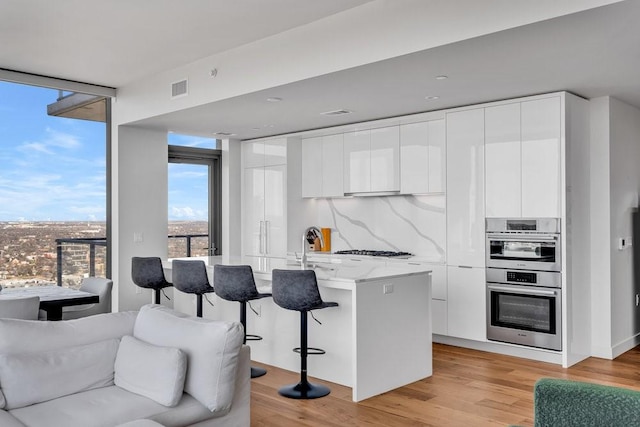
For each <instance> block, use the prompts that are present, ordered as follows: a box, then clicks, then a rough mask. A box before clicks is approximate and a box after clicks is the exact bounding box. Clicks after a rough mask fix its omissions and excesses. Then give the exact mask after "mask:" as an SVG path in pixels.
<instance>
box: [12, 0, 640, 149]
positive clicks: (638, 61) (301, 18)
mask: <svg viewBox="0 0 640 427" xmlns="http://www.w3.org/2000/svg"><path fill="white" fill-rule="evenodd" d="M124 1H125V0H115V1H114V0H112V1H95V0H91V1H89V0H75V1H72V0H64V1H62V0H58V1H56V2H51V1H48V0H32V1H30V2H24V1H23V0H2V2H1V3H0V38H2V39H3V40H6V38H5V34H3V32H5V31H6V32H8V34H11V37H12V38H13V37H16V34H22V35H23V36H24V37H25V38H27V40H18V42H17V43H16V44H17V45H18V47H7V46H6V44H5V43H3V44H1V45H0V68H12V69H17V70H20V71H31V72H37V73H40V74H47V75H51V76H56V77H63V78H68V79H73V80H80V81H88V82H92V83H98V84H103V85H107V86H118V85H121V84H123V83H125V82H127V81H132V80H136V79H138V78H139V77H141V76H144V75H147V74H151V73H153V72H154V71H157V70H162V69H167V68H171V67H172V66H176V65H180V64H183V63H186V62H189V61H190V60H194V59H197V58H200V57H204V56H207V55H210V54H212V53H215V52H216V51H220V50H224V49H227V48H230V47H233V46H237V45H239V44H242V43H246V42H248V41H250V40H251V38H254V39H256V38H261V37H264V36H266V35H269V34H274V33H276V32H279V31H282V30H283V29H286V28H291V27H293V26H295V25H301V24H304V23H305V22H310V21H312V20H314V19H318V18H320V17H322V16H323V15H326V14H330V13H335V12H338V11H339V10H340V9H342V8H348V7H353V6H356V5H358V4H362V3H365V2H364V1H348V0H323V1H314V0H269V2H268V3H269V8H267V9H266V10H265V8H264V7H261V5H264V4H265V3H267V2H265V1H264V0H262V1H261V0H252V1H242V2H239V1H237V2H235V1H234V2H229V1H228V0H225V1H218V0H215V1H212V0H209V1H208V0H190V1H189V2H175V1H172V0H145V1H142V0H138V1H135V2H131V1H127V2H126V3H127V5H126V9H127V10H128V9H129V8H131V7H132V4H135V5H137V7H134V8H133V10H132V12H131V13H128V14H127V18H126V19H123V18H121V19H117V20H116V21H114V22H117V23H118V24H113V26H112V27H113V28H117V25H123V27H122V31H111V33H110V32H107V31H105V32H104V34H103V36H104V37H102V38H101V34H102V32H101V31H98V29H99V28H100V25H98V26H97V27H96V26H92V25H87V24H86V23H84V24H83V23H82V22H80V23H79V24H80V25H85V26H87V27H88V28H85V29H84V30H85V31H89V30H91V29H93V30H92V31H91V32H90V34H91V37H89V38H88V40H83V42H82V43H81V45H83V47H82V50H81V51H80V52H82V51H84V50H86V49H88V48H89V46H91V45H93V46H100V45H103V46H104V42H105V40H107V41H110V39H113V43H114V46H117V44H118V43H123V42H127V41H128V42H129V43H130V44H131V46H130V48H128V49H126V50H125V52H126V53H127V56H124V57H123V56H122V52H119V51H118V49H116V48H114V49H113V51H110V50H107V51H104V49H102V50H100V51H97V52H95V54H94V58H93V60H95V61H101V62H99V64H98V65H99V67H97V68H98V71H99V72H97V71H96V69H95V68H93V67H95V65H96V64H92V63H91V61H89V60H87V59H86V58H87V57H86V55H85V54H84V53H83V54H79V53H78V51H77V50H76V48H77V46H76V45H74V44H73V43H71V42H70V39H69V37H72V35H73V33H72V32H70V31H66V32H65V33H64V34H62V35H58V33H57V30H56V29H55V28H52V25H53V24H51V23H43V25H44V26H45V27H47V28H48V31H46V32H44V33H41V32H38V34H40V35H41V37H45V36H44V34H45V33H49V35H48V36H46V37H48V39H47V40H46V43H45V42H43V41H42V40H41V39H40V42H38V41H37V39H36V38H34V37H35V36H34V35H33V34H29V32H28V31H23V30H20V29H19V28H17V27H19V26H17V25H15V26H14V27H16V28H15V29H14V30H11V29H7V28H6V27H5V25H8V24H10V23H12V22H16V21H17V20H18V19H19V18H18V17H17V16H15V13H17V12H15V11H16V10H22V11H23V12H22V13H24V10H25V9H31V6H30V5H32V4H37V5H39V6H40V7H50V8H53V6H47V5H49V4H51V3H55V5H56V9H57V6H58V5H60V4H62V5H64V7H63V9H64V8H71V6H74V7H78V8H81V9H80V10H84V9H82V6H81V5H83V4H84V3H90V4H92V5H93V6H92V8H91V10H92V11H93V13H95V14H96V16H100V20H103V18H104V19H105V20H106V21H108V20H109V19H110V18H112V17H113V16H114V11H115V10H117V9H119V8H123V7H124V6H123V5H122V3H123V2H124ZM148 1H149V2H150V3H153V5H154V6H155V5H157V9H158V10H160V9H162V8H165V10H166V8H168V9H170V10H172V9H177V8H179V6H178V5H182V7H184V5H189V6H190V8H193V9H192V10H194V11H197V12H198V13H195V14H193V13H192V14H187V13H186V12H184V11H183V12H180V13H179V11H177V10H176V11H175V13H174V14H173V15H172V16H169V19H170V20H173V21H174V22H176V25H177V23H182V29H183V30H182V31H183V32H181V31H177V32H175V31H173V32H168V34H165V33H164V32H162V31H160V32H159V33H158V32H157V30H154V28H157V22H156V23H155V24H154V25H147V26H145V28H136V30H135V31H134V32H131V31H129V30H127V28H129V27H130V25H127V22H129V23H139V22H143V23H144V22H150V23H151V22H153V20H154V19H160V20H161V19H165V20H166V19H167V17H166V16H165V15H163V14H160V13H159V12H158V13H152V14H151V16H147V15H148V14H149V12H148V11H146V10H144V8H143V7H141V6H140V5H141V4H142V3H144V4H148ZM301 2H304V4H305V7H304V8H301V7H298V8H297V9H296V13H293V12H291V11H290V9H292V7H293V6H292V5H294V4H295V5H299V4H300V3H301ZM25 3H26V4H27V5H25ZM222 3H224V7H225V10H226V9H227V8H229V9H234V10H235V11H236V12H237V13H243V14H244V13H246V14H247V15H246V16H245V15H242V14H241V15H237V16H238V17H237V18H236V19H228V20H221V22H218V20H217V19H215V18H210V19H209V16H211V17H213V16H215V10H216V6H217V7H220V6H221V4H222ZM238 3H241V4H242V5H243V6H244V7H243V6H240V5H238ZM106 4H108V5H111V6H107V5H106ZM194 4H195V5H194ZM250 4H251V5H253V8H251V7H248V5H250ZM320 4H321V5H322V7H321V6H320ZM98 5H103V6H100V7H98ZM96 7H98V9H104V10H103V11H102V12H100V13H96V12H95V10H96ZM5 9H6V10H8V11H9V12H12V13H14V16H13V17H11V18H7V17H6V16H5ZM152 9H153V8H152ZM298 9H305V11H304V13H303V12H302V11H299V10H298ZM307 9H309V10H307ZM202 10H206V11H207V13H203V12H202ZM142 15H144V16H145V18H144V19H142V18H140V16H142ZM156 15H157V16H156ZM189 15H191V16H189ZM76 16H78V15H77V14H70V15H66V16H65V15H62V16H60V19H61V20H66V21H67V22H68V24H66V25H67V26H74V25H76V24H77V19H71V17H76ZM163 16H164V18H163ZM202 16H207V19H206V20H203V19H202ZM261 16H262V17H264V16H268V17H270V18H273V22H269V26H268V27H269V28H266V26H265V25H262V24H260V23H261V22H263V21H264V20H260V19H259V18H260V17H261ZM116 17H117V15H116ZM638 17H640V0H626V1H624V2H620V3H614V4H611V5H608V6H604V7H600V8H597V9H591V10H587V11H584V12H580V13H576V14H572V15H567V16H563V17H559V18H555V19H551V20H547V21H542V22H538V23H535V24H531V25H526V26H523V27H519V28H515V29H510V30H506V31H502V32H498V33H494V34H490V35H487V36H483V37H478V38H475V39H471V40H466V41H462V42H458V43H453V44H449V45H445V46H441V47H438V48H434V49H429V50H426V51H422V52H417V53H414V54H410V55H405V56H402V57H397V58H394V59H390V60H386V61H381V62H378V63H374V64H369V65H366V66H362V67H356V68H352V69H349V70H345V71H340V72H336V73H332V74H328V75H324V76H321V77H316V78H313V79H309V80H304V81H300V82H296V83H291V84H288V85H285V86H281V87H276V88H271V89H268V90H265V91H261V92H256V93H252V94H248V95H243V96H240V97H236V98H232V99H227V100H223V101H219V102H215V103H212V104H208V105H205V106H201V107H197V108H192V109H188V110H183V111H180V112H175V113H171V114H168V115H164V116H158V117H154V118H151V119H146V120H143V121H141V122H139V124H140V125H142V126H145V127H152V128H156V129H161V130H167V131H168V130H171V131H176V132H181V133H187V134H195V135H208V136H211V133H212V132H214V131H225V132H231V133H234V134H236V136H235V138H239V139H249V138H256V137H263V136H269V135H276V134H284V133H290V132H296V131H302V130H307V129H315V128H323V127H328V126H335V125H341V124H346V123H355V122H360V121H365V120H372V119H378V118H384V117H392V116H397V115H404V114H410V113H417V112H423V111H429V110H438V109H443V108H448V107H454V106H461V105H469V104H473V103H479V102H486V101H491V100H498V99H506V98H511V97H518V96H524V95H530V94H537V93H545V92H552V91H558V90H568V91H570V92H573V93H575V94H577V95H580V96H583V97H586V98H593V97H598V96H604V95H611V96H614V97H616V98H618V99H620V100H622V101H625V102H627V103H629V104H632V105H635V106H637V107H638V108H640V78H639V77H638V76H639V75H640V74H639V73H638V71H639V70H640V25H637V20H638ZM20 19H23V18H20ZM190 19H193V20H194V21H193V22H195V23H198V24H199V25H200V27H198V26H197V25H196V27H197V28H192V27H194V25H195V24H190V25H185V22H191V21H190ZM207 20H209V21H210V22H203V21H207ZM5 21H6V22H5ZM80 21H82V20H80ZM270 21H271V20H270ZM160 22H165V21H162V20H161V21H160ZM239 22H240V23H242V25H239V24H238V23H239ZM231 23H234V24H235V25H231ZM45 24H46V25H45ZM62 24H63V22H61V23H59V26H63V25H62ZM168 24H169V23H168ZM168 24H167V26H169V27H170V25H168ZM207 25H209V26H211V27H215V28H217V29H218V30H219V29H220V26H219V25H225V26H226V27H228V31H229V32H231V33H233V30H237V32H238V34H234V35H233V37H230V38H229V39H226V38H225V40H218V39H215V38H214V36H212V35H211V33H209V32H208V31H209V30H210V28H209V27H207ZM36 27H38V26H36ZM254 27H255V28H254ZM110 28H111V26H110ZM113 28H112V29H113ZM185 28H186V29H188V30H185ZM147 31H149V34H146V32H147ZM154 31H156V33H155V34H153V35H151V34H152V32H154ZM80 33H82V31H79V32H78V34H80ZM113 33H116V34H113ZM223 34H225V33H223ZM138 37H140V38H141V39H138ZM105 38H106V39H105ZM156 38H158V40H157V43H155V42H153V43H152V42H151V40H155V39H156ZM176 38H179V40H178V41H176ZM192 38H195V40H202V42H201V43H194V46H191V44H190V43H187V42H186V41H187V40H189V41H191V39H192ZM49 39H50V40H49ZM203 39H204V40H203ZM96 40H97V41H98V42H99V43H96ZM38 43H43V44H45V45H46V46H60V47H61V49H60V50H59V52H58V54H59V55H66V56H64V58H66V60H68V61H71V63H69V62H65V61H58V60H57V59H56V55H54V54H51V55H47V54H43V56H44V58H45V59H47V58H48V60H44V59H38V60H36V59H33V58H30V55H33V52H30V54H22V53H20V52H21V49H20V48H19V47H20V46H22V48H23V49H25V50H26V51H28V50H29V49H31V50H36V51H40V50H44V51H46V49H45V48H44V47H38V46H39V45H38ZM65 43H67V44H66V45H65ZM163 43H164V45H163ZM225 43H226V44H225ZM154 47H155V48H154ZM180 49H185V51H181V50H180ZM172 50H175V52H173V53H172V55H167V54H166V51H172ZM147 51H151V53H150V52H147ZM205 51H206V53H205ZM147 54H149V55H151V57H149V56H148V55H147ZM83 55H84V56H83ZM136 55H140V56H139V57H138V56H136ZM78 62H81V63H79V64H78ZM73 63H75V64H73ZM83 67H84V68H83ZM132 70H133V71H132ZM127 74H128V77H127ZM134 74H135V75H134ZM439 74H446V75H448V76H449V78H448V79H447V80H435V79H434V77H435V76H436V75H439ZM429 95H436V96H439V97H440V98H439V99H438V100H435V101H427V100H425V96H429ZM268 97H280V98H283V101H282V102H278V103H270V102H267V101H266V98H268ZM339 108H345V109H349V110H352V111H353V114H349V115H345V116H338V117H326V116H321V115H320V114H319V113H321V112H323V111H329V110H335V109H339Z"/></svg>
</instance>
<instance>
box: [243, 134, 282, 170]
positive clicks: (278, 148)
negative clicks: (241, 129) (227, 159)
mask: <svg viewBox="0 0 640 427" xmlns="http://www.w3.org/2000/svg"><path fill="white" fill-rule="evenodd" d="M286 164H287V140H286V139H285V138H277V139H272V140H267V141H254V142H243V143H242V165H243V167H245V168H251V167H257V166H274V165H286Z"/></svg>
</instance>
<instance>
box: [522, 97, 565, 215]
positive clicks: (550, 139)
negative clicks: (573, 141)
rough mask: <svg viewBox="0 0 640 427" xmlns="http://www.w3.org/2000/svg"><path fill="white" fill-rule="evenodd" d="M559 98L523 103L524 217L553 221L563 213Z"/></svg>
mask: <svg viewBox="0 0 640 427" xmlns="http://www.w3.org/2000/svg"><path fill="white" fill-rule="evenodd" d="M561 121H562V116H561V104H560V98H559V97H554V98H546V99H538V100H534V101H526V102H523V103H522V216H523V217H554V218H558V217H560V215H561V212H560V206H561V203H560V199H561V196H562V188H561V182H562V181H561V179H560V166H561V165H560V138H561V125H560V124H561Z"/></svg>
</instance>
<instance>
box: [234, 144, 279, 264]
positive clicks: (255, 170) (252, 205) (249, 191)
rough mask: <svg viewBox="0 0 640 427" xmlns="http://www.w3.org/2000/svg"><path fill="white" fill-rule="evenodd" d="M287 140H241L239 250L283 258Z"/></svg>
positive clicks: (250, 253)
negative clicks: (240, 244) (240, 235)
mask: <svg viewBox="0 0 640 427" xmlns="http://www.w3.org/2000/svg"><path fill="white" fill-rule="evenodd" d="M286 150H287V146H286V139H276V140H270V141H259V142H248V143H243V147H242V156H243V158H242V162H243V167H244V174H243V177H242V252H243V254H244V255H268V256H278V257H284V256H286V252H287V248H286V246H287V238H286V236H287V233H286V215H285V212H286V201H287V199H286V171H287V167H286V152H287V151H286Z"/></svg>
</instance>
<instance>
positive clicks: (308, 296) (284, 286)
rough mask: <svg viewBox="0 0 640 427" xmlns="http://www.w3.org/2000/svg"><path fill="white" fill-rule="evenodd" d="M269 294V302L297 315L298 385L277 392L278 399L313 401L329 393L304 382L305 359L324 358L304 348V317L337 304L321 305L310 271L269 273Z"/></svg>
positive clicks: (305, 332)
mask: <svg viewBox="0 0 640 427" xmlns="http://www.w3.org/2000/svg"><path fill="white" fill-rule="evenodd" d="M271 292H272V294H273V301H274V302H275V303H276V304H278V305H279V306H280V307H282V308H285V309H287V310H295V311H299V312H300V347H299V348H294V349H293V351H295V352H299V353H300V382H299V383H298V384H292V385H288V386H284V387H282V388H281V389H280V390H278V393H280V394H281V395H282V396H285V397H290V398H292V399H315V398H318V397H323V396H326V395H327V394H329V393H330V392H331V390H329V387H325V386H324V385H322V384H312V383H310V382H309V380H308V379H307V355H308V354H324V350H322V349H319V348H313V347H308V346H307V313H308V312H309V311H311V310H319V309H321V308H327V307H337V306H338V303H337V302H324V301H322V297H320V292H319V291H318V282H317V281H316V273H315V272H314V271H313V270H273V272H272V282H271Z"/></svg>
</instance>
